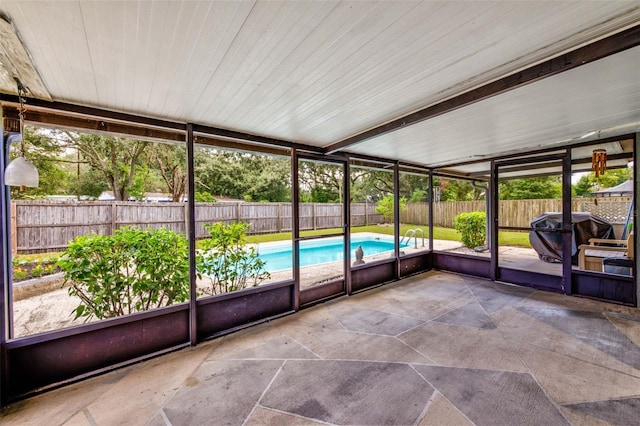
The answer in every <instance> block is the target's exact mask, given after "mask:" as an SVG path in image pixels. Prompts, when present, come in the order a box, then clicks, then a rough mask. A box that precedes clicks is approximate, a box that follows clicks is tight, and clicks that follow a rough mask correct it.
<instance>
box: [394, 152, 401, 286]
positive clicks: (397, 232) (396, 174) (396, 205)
mask: <svg viewBox="0 0 640 426" xmlns="http://www.w3.org/2000/svg"><path fill="white" fill-rule="evenodd" d="M393 235H394V246H395V255H396V280H399V279H400V273H401V271H400V166H399V165H398V162H397V161H396V162H395V163H394V164H393Z"/></svg>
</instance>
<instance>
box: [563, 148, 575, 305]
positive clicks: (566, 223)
mask: <svg viewBox="0 0 640 426" xmlns="http://www.w3.org/2000/svg"><path fill="white" fill-rule="evenodd" d="M571 230H572V224H571V149H567V150H566V151H565V155H564V158H563V159H562V287H563V290H564V292H565V293H566V294H572V293H573V291H572V285H571V282H572V279H571V271H572V267H571V249H572V247H571V246H572V239H573V233H572V232H571Z"/></svg>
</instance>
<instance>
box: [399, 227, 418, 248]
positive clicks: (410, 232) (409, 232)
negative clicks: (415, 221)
mask: <svg viewBox="0 0 640 426" xmlns="http://www.w3.org/2000/svg"><path fill="white" fill-rule="evenodd" d="M418 234H420V235H421V236H422V247H424V231H423V230H422V229H420V228H416V229H407V232H405V233H404V236H403V237H402V239H401V240H400V246H402V244H403V243H404V240H405V238H406V239H407V244H409V242H410V241H411V238H412V237H413V241H414V242H415V248H418Z"/></svg>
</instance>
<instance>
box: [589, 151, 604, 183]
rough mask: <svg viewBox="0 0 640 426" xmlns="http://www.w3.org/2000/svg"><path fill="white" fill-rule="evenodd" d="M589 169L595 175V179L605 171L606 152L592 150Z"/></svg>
mask: <svg viewBox="0 0 640 426" xmlns="http://www.w3.org/2000/svg"><path fill="white" fill-rule="evenodd" d="M591 168H592V169H593V171H594V173H595V174H596V179H597V178H599V177H600V175H602V174H604V172H606V171H607V150H606V149H594V150H593V154H592V155H591Z"/></svg>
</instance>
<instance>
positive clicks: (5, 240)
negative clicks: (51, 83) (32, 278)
mask: <svg viewBox="0 0 640 426" xmlns="http://www.w3.org/2000/svg"><path fill="white" fill-rule="evenodd" d="M0 123H3V125H2V134H0V262H1V263H0V406H2V407H3V406H4V405H5V404H6V403H7V401H6V399H7V398H6V396H5V395H6V394H7V392H6V390H7V381H8V380H7V379H8V377H9V375H8V374H7V355H6V350H5V344H6V342H7V333H6V330H7V322H8V317H9V307H8V303H7V289H8V288H9V286H10V285H11V271H10V269H9V265H11V259H10V258H11V254H10V247H9V244H10V239H11V233H10V232H9V224H8V223H7V216H8V215H7V213H8V212H7V208H8V204H9V203H10V199H9V187H8V186H5V184H4V170H5V168H6V166H7V159H8V158H9V146H8V145H7V143H6V138H5V132H4V119H3V108H2V106H0Z"/></svg>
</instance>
